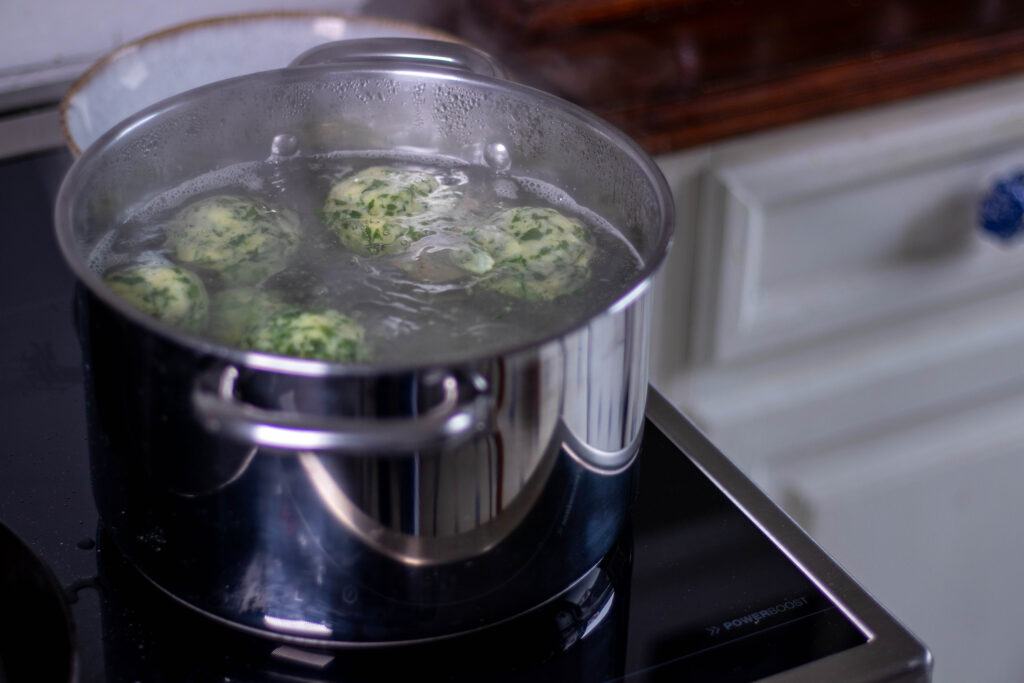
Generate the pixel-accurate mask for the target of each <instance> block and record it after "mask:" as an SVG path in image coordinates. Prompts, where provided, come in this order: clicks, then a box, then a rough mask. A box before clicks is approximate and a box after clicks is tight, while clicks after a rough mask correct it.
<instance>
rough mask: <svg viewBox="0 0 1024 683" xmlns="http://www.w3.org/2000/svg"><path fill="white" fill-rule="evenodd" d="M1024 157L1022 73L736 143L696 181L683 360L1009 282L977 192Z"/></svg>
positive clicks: (835, 327)
mask: <svg viewBox="0 0 1024 683" xmlns="http://www.w3.org/2000/svg"><path fill="white" fill-rule="evenodd" d="M1022 167H1024V80H1014V81H1009V82H1003V83H999V84H997V85H996V86H987V87H985V88H974V89H970V90H968V91H961V92H958V93H957V94H956V95H946V96H943V97H938V98H930V99H928V100H926V101H919V102H915V103H913V104H904V105H900V106H898V107H893V108H888V109H886V110H884V111H874V112H870V113H867V114H858V115H854V116H846V117H842V118H840V119H835V120H830V121H827V122H822V123H819V124H814V125H812V126H802V127H800V128H797V129H793V130H789V131H783V132H779V133H773V134H770V135H766V136H760V137H758V138H755V139H748V140H745V141H738V142H737V143H734V144H730V145H728V146H725V147H722V148H720V149H718V150H714V151H713V152H712V159H711V164H710V167H709V169H708V171H707V173H706V175H705V177H704V178H703V185H702V191H701V199H700V208H699V218H698V231H699V236H698V242H699V246H698V248H699V258H698V259H697V266H696V267H697V288H698V289H697V298H696V310H697V316H698V317H697V322H698V324H697V325H696V326H695V334H696V335H697V337H698V338H697V339H695V340H694V348H695V351H696V352H697V357H698V359H699V360H703V361H711V362H718V361H727V360H732V359H736V358H741V357H746V356H751V355H756V354H758V353H761V352H766V351H770V350H775V349H779V348H782V347H786V346H791V345H796V344H799V343H803V342H808V341H811V340H816V339H820V338H825V337H828V336H835V335H839V334H849V333H853V332H856V330H857V329H858V328H867V327H872V326H877V325H878V324H884V323H885V322H886V321H890V320H899V319H903V318H905V317H906V316H908V315H913V314H917V313H921V312H925V311H928V310H934V309H936V308H938V307H946V306H949V305H956V304H960V303H965V302H968V301H971V300H976V299H977V298H979V297H984V296H987V295H989V294H990V293H992V292H998V291H1005V290H1006V289H1007V288H1024V244H1021V245H1020V246H1015V245H1012V244H1011V245H1009V246H1007V245H1004V244H999V243H996V242H995V241H994V240H993V239H991V238H988V237H986V236H984V235H983V234H982V233H981V232H980V231H979V229H978V227H977V218H976V211H977V202H978V200H979V199H980V197H981V196H982V194H983V193H984V192H985V191H986V190H987V188H988V187H989V186H990V185H991V183H992V181H993V180H994V179H995V178H996V177H998V176H999V175H1001V174H1005V173H1007V172H1009V171H1011V170H1013V169H1019V168H1022Z"/></svg>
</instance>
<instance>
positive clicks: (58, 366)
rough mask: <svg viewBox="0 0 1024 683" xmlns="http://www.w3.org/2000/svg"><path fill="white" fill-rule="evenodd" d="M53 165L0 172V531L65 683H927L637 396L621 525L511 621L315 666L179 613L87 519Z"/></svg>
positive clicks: (817, 564)
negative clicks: (62, 657) (640, 419)
mask: <svg viewBox="0 0 1024 683" xmlns="http://www.w3.org/2000/svg"><path fill="white" fill-rule="evenodd" d="M70 164H71V158H70V156H69V155H68V153H67V152H66V151H64V150H63V149H56V150H46V151H43V152H39V153H35V154H31V155H26V156H21V157H18V158H15V159H8V160H6V161H4V162H3V163H2V164H0V205H2V206H3V207H4V212H5V221H4V233H5V234H4V238H5V247H4V248H3V249H0V327H2V329H3V331H4V333H3V334H2V335H0V420H2V433H3V436H4V438H3V440H2V444H3V445H2V449H3V451H2V456H0V522H2V523H3V524H4V525H6V526H7V527H9V528H10V529H11V530H12V531H13V532H14V533H15V534H17V535H18V536H19V537H20V538H21V539H22V540H23V541H24V542H25V544H26V545H27V546H28V548H29V549H31V550H32V551H33V552H34V553H35V554H36V555H37V556H38V557H39V558H40V559H41V560H42V561H43V563H44V564H45V565H46V566H47V567H48V568H49V571H50V572H52V574H53V576H54V577H55V578H56V582H55V583H54V585H55V586H57V587H58V589H59V592H62V593H63V598H64V600H65V602H66V604H67V605H68V613H69V614H70V617H71V620H72V622H73V630H74V637H73V638H72V639H71V640H70V642H72V643H73V644H74V657H75V658H76V660H75V661H76V662H77V665H76V666H77V680H78V681H80V682H81V683H98V682H100V681H112V682H120V681H262V680H275V681H371V680H374V681H377V680H396V679H399V678H401V679H403V680H407V679H414V678H419V679H426V680H450V681H515V680H530V681H536V680H553V681H554V680H557V681H575V680H579V681H620V680H624V681H651V682H655V681H684V680H685V681H704V680H707V681H727V682H729V681H736V682H738V681H757V680H769V681H776V682H783V681H927V680H930V670H931V658H930V655H929V654H928V651H927V650H926V648H925V647H924V646H923V645H922V644H921V643H920V642H919V641H917V640H916V639H915V638H914V637H913V635H912V634H910V633H909V632H908V631H907V630H906V629H905V628H904V627H902V626H901V625H900V624H899V623H898V622H897V621H896V620H895V619H894V618H893V617H891V616H890V615H889V614H888V613H887V612H886V611H885V610H884V609H883V608H882V607H881V606H880V605H879V604H878V603H876V602H875V601H874V600H873V599H872V598H871V597H870V596H869V595H868V594H867V593H866V592H865V591H864V590H863V589H862V588H861V587H859V586H858V585H857V584H856V583H855V582H854V581H853V580H852V579H851V578H850V577H849V576H847V575H846V574H845V573H844V572H843V571H842V570H841V569H840V568H839V567H838V566H837V565H836V564H835V563H834V562H833V561H832V560H831V559H830V558H829V557H828V556H827V555H826V554H825V553H824V552H823V551H822V550H821V549H820V548H818V547H817V546H816V545H815V544H814V542H813V541H812V540H811V539H810V538H808V537H807V536H806V535H805V534H804V533H803V532H802V531H801V530H800V529H799V527H797V526H796V525H795V524H794V523H793V522H792V521H791V520H790V519H789V518H788V517H787V516H786V515H785V514H784V513H783V512H782V511H781V510H780V509H779V508H778V507H776V506H775V505H774V504H773V503H772V502H771V501H770V500H769V499H768V498H766V497H765V496H764V495H763V494H762V493H761V492H760V491H759V490H758V489H757V488H756V486H755V485H754V484H752V483H751V482H750V481H749V480H748V479H746V478H745V477H744V476H743V474H742V473H740V472H739V470H737V469H736V468H735V467H734V466H733V465H732V464H731V463H730V462H729V461H728V460H727V459H726V458H725V457H723V456H722V455H721V453H719V452H718V451H717V449H715V447H714V446H713V445H712V444H711V443H710V442H709V441H708V440H707V439H706V438H705V437H704V436H703V435H702V434H701V433H700V431H699V430H698V429H697V428H696V427H694V425H693V424H692V423H690V422H689V421H688V420H687V419H686V418H685V417H684V416H683V415H681V414H679V413H678V412H677V411H676V410H675V409H674V408H673V407H672V406H671V404H669V402H668V401H667V400H665V399H664V398H663V397H662V396H661V395H660V394H659V393H658V392H657V390H656V389H653V388H652V389H651V391H650V394H649V398H648V413H647V423H646V427H645V434H644V440H643V445H642V451H641V453H640V456H639V459H638V461H637V465H636V466H637V467H639V473H638V474H639V494H638V496H637V500H636V503H635V505H634V507H633V510H632V513H631V516H630V520H629V522H628V523H627V524H626V527H625V528H624V529H623V531H622V533H621V534H620V536H619V538H618V539H617V541H616V543H615V545H614V547H613V549H612V550H611V551H610V552H609V553H608V555H607V556H606V557H605V558H604V560H603V561H602V562H601V563H600V564H599V565H598V566H597V567H595V568H594V569H593V570H591V572H590V573H588V574H587V575H586V576H585V577H583V578H582V579H581V581H579V582H578V583H576V584H574V585H573V586H572V587H571V588H569V589H567V591H566V592H565V593H564V594H562V595H560V596H558V597H557V598H556V599H554V600H552V601H551V602H549V603H547V604H545V605H542V606H539V607H536V608H534V609H532V610H531V611H529V612H527V613H526V614H525V615H524V616H523V617H521V618H519V619H515V620H512V621H511V622H506V623H503V624H500V625H498V626H495V627H493V628H490V629H485V630H483V631H479V632H475V633H472V634H469V635H465V636H461V637H457V638H450V639H446V640H442V641H439V642H435V643H431V644H427V645H418V646H406V647H395V648H374V649H366V650H359V649H355V650H350V649H349V650H331V649H311V648H308V647H305V646H302V647H299V646H294V645H289V644H286V643H279V642H274V641H270V640H265V639H262V638H254V637H252V636H249V635H246V634H242V633H239V632H236V631H235V630H233V629H231V628H229V627H226V626H223V625H220V624H216V623H212V622H209V621H207V620H206V619H205V618H203V617H202V616H200V615H197V614H194V613H193V612H191V611H190V610H188V609H186V608H184V607H182V606H181V605H179V604H178V603H176V602H175V601H174V600H173V599H171V598H169V597H168V596H166V595H164V594H163V593H162V592H161V591H159V590H158V589H156V588H155V587H154V586H152V585H151V584H149V583H148V582H147V581H146V580H145V579H144V578H143V577H141V576H140V575H139V574H137V573H136V572H135V570H134V569H133V567H132V566H131V565H130V563H128V562H127V561H125V560H124V559H123V558H122V557H121V556H120V554H119V552H118V550H117V548H116V547H115V546H114V545H113V544H112V542H111V541H110V540H109V539H107V538H106V536H105V534H104V532H103V529H102V527H101V526H100V525H99V522H98V519H97V514H96V510H95V507H94V505H93V502H92V495H91V490H90V472H89V457H88V449H87V445H86V436H85V409H84V394H83V387H82V368H81V357H80V353H79V350H78V342H77V338H76V336H75V332H74V328H73V321H72V297H73V293H74V281H73V277H72V275H71V273H70V271H69V270H68V269H67V268H66V267H65V266H64V264H63V262H62V260H61V257H60V255H59V253H58V250H57V246H56V243H55V240H54V236H53V228H52V210H53V201H54V198H55V196H56V191H57V188H58V186H59V183H60V179H61V177H62V176H63V174H64V173H65V172H66V170H67V168H68V167H69V166H70ZM5 563H6V565H11V564H13V561H12V560H11V556H8V555H0V568H3V567H4V566H5ZM4 585H8V586H9V585H12V584H11V581H10V580H8V581H6V583H5V584H4ZM0 590H3V588H2V587H0ZM8 590H9V589H8ZM15 590H16V589H15ZM0 598H2V599H3V602H0V604H5V605H11V604H22V605H24V603H25V602H26V601H22V602H21V603H15V602H12V601H11V600H10V599H9V597H7V596H3V595H0ZM28 604H29V605H31V604H33V603H32V602H31V601H29V602H28ZM18 609H19V611H20V612H21V614H20V615H18V614H16V615H14V616H5V617H4V619H5V620H6V622H7V624H8V626H10V625H11V624H17V623H25V624H27V623H30V620H29V619H28V618H27V616H26V610H31V607H24V606H22V607H19V608H18ZM51 611H52V612H53V613H55V614H58V615H59V614H60V610H51ZM8 612H10V610H8ZM0 638H2V642H0V681H9V682H10V683H14V682H15V681H18V680H32V681H34V683H41V681H42V680H43V679H41V678H39V676H38V675H37V676H32V675H31V674H26V673H25V672H26V671H28V670H31V668H32V660H30V661H29V663H28V664H26V663H25V660H26V658H25V657H24V656H20V655H19V654H18V653H24V652H25V651H27V649H28V648H32V647H36V646H40V645H41V646H43V647H44V648H45V647H47V646H50V647H51V648H53V649H54V651H53V652H52V653H51V654H50V655H44V656H46V657H47V658H48V660H49V659H54V658H56V657H58V656H59V654H58V653H57V652H56V651H55V650H56V648H57V645H56V644H55V642H56V641H55V640H46V641H45V642H38V639H36V640H33V639H34V638H36V635H35V633H33V632H32V629H25V628H20V629H19V628H16V627H10V628H5V629H0ZM65 647H66V646H65ZM15 660H17V662H18V664H17V667H15V666H14V665H13V664H11V662H14V661H15ZM34 661H35V662H36V663H37V664H38V663H39V662H41V661H43V660H40V659H36V660H34ZM5 662H6V663H7V664H9V666H7V667H6V668H5V666H4V663H5ZM26 667H27V668H26ZM53 668H54V667H49V670H52V669H53ZM36 670H37V671H42V670H43V667H42V666H39V668H38V669H36ZM26 675H27V676H28V677H27V678H24V677H25V676H26ZM58 678H59V677H55V678H54V680H57V679H58ZM65 680H66V679H65Z"/></svg>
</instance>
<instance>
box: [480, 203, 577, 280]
mask: <svg viewBox="0 0 1024 683" xmlns="http://www.w3.org/2000/svg"><path fill="white" fill-rule="evenodd" d="M468 234H469V236H470V238H471V239H472V240H473V242H474V243H476V244H478V245H480V246H481V247H482V248H483V249H485V250H486V251H487V253H488V254H490V256H491V257H492V258H493V259H494V267H493V268H492V269H491V272H490V273H489V274H488V275H487V276H486V277H485V278H484V279H483V280H482V283H481V284H482V285H483V286H485V287H488V288H490V289H494V290H497V291H499V292H502V293H504V294H507V295H509V296H514V297H517V298H519V299H527V300H538V299H545V300H546V299H553V298H555V297H557V296H561V295H563V294H571V293H574V292H575V291H577V290H578V289H579V288H580V287H581V286H582V285H583V284H584V283H585V282H586V280H587V278H588V277H589V276H590V269H589V263H590V258H591V255H592V254H593V247H592V246H591V244H590V241H589V239H588V235H587V231H586V228H584V227H583V224H582V223H580V222H579V221H576V220H574V219H572V218H567V217H565V216H563V215H562V214H560V213H559V212H558V211H555V210H554V209H548V208H532V207H518V208H514V209H505V210H503V211H499V212H498V213H496V214H494V215H493V216H491V217H490V218H489V219H488V220H487V222H486V223H485V224H484V225H482V226H479V227H476V228H473V229H472V230H470V231H469V233H468Z"/></svg>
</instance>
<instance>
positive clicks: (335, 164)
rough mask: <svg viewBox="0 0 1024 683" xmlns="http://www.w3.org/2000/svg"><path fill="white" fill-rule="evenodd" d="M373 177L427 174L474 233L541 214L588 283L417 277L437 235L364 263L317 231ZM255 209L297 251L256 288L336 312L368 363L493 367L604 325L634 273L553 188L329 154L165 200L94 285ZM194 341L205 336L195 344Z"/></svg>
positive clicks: (264, 166)
mask: <svg viewBox="0 0 1024 683" xmlns="http://www.w3.org/2000/svg"><path fill="white" fill-rule="evenodd" d="M369 166H389V167H395V168H405V169H410V170H419V171H426V172H429V173H430V174H432V175H433V176H434V177H435V179H436V180H437V181H438V182H439V183H440V184H441V185H442V186H445V187H448V188H452V189H454V190H456V191H457V192H458V193H459V194H460V195H461V199H460V200H459V201H458V203H457V206H455V207H454V208H451V207H448V208H446V209H445V212H446V213H447V217H446V218H444V220H448V221H450V222H451V221H457V222H463V223H465V224H473V223H474V222H483V221H484V220H485V219H486V218H487V217H488V216H491V215H493V214H494V213H495V212H496V211H499V210H502V209H507V208H513V207H521V206H526V207H548V208H553V209H555V210H557V211H559V212H560V213H561V214H563V215H565V216H567V217H571V218H575V219H576V220H578V221H580V222H581V223H583V224H584V225H585V226H586V230H587V232H588V235H589V237H588V240H589V242H590V244H591V245H592V247H593V253H592V255H591V257H590V259H589V271H590V275H589V277H588V278H587V280H586V281H585V283H584V284H583V285H582V286H581V287H579V288H578V289H575V290H574V291H572V292H570V293H567V294H564V295H562V296H557V297H555V298H553V299H551V300H540V301H537V300H521V299H518V298H515V297H512V296H508V295H506V294H502V293H500V292H497V291H493V290H491V289H488V288H487V287H484V286H480V281H481V278H482V277H486V275H485V276H478V275H473V274H466V273H463V274H462V275H463V276H462V277H455V278H451V277H450V273H442V274H441V275H440V276H438V274H436V273H431V272H429V269H428V272H426V275H424V273H423V272H420V270H422V269H417V264H420V263H422V262H423V261H424V257H425V256H426V260H427V261H429V253H428V252H430V251H431V250H432V249H437V248H444V247H445V246H449V245H446V244H445V240H446V239H448V238H447V237H446V236H445V235H441V234H438V235H432V236H430V237H428V238H427V239H425V240H422V241H420V242H416V243H415V244H414V245H413V247H412V248H411V249H410V250H409V251H408V252H406V253H404V254H397V255H381V256H365V255H360V254H356V253H353V252H352V251H350V250H348V249H346V248H345V246H344V245H342V243H341V241H340V239H339V238H338V236H337V235H336V234H335V233H334V231H333V230H331V229H330V228H329V227H328V226H327V225H326V224H325V222H324V220H323V218H324V215H323V211H322V210H323V207H324V201H325V198H326V197H327V195H328V192H329V191H330V188H331V187H332V186H333V185H334V184H335V183H336V182H338V180H339V179H341V178H343V177H345V176H347V175H349V174H351V173H353V172H355V171H358V170H361V169H363V168H366V167H369ZM225 194H230V195H236V196H245V197H251V198H254V199H257V200H260V201H263V202H265V203H267V204H271V205H275V206H277V207H281V208H287V209H290V210H291V211H294V212H295V213H297V214H298V216H299V218H300V241H299V242H300V244H299V247H298V249H297V251H296V253H295V254H294V255H293V256H292V258H291V260H290V262H289V264H288V266H287V267H286V268H285V269H284V270H282V271H281V272H278V273H277V274H275V275H271V276H270V277H269V278H267V279H266V280H264V281H263V282H261V283H257V284H255V285H253V287H254V288H257V289H259V290H261V291H263V292H266V293H269V294H271V295H273V296H274V297H277V298H280V299H281V300H282V301H283V302H285V303H288V304H291V305H295V306H297V307H301V308H309V309H314V308H332V309H335V310H338V311H340V312H342V313H344V314H346V315H348V316H350V317H351V318H353V319H354V320H356V321H357V322H358V323H359V324H360V325H362V326H363V327H364V328H365V331H366V340H365V341H366V346H367V347H368V360H369V361H370V362H374V363H377V362H379V363H388V362H399V363H409V362H415V363H428V362H443V361H446V360H451V359H454V358H465V357H467V356H476V355H484V354H487V355H490V354H495V353H500V352H503V351H506V350H510V349H513V348H516V347H518V346H521V345H524V344H528V343H531V342H536V341H538V340H541V339H544V338H547V337H549V336H551V335H554V334H558V333H560V332H563V331H565V330H567V329H570V328H571V327H573V326H575V325H577V324H579V323H581V322H583V321H584V320H586V319H587V318H589V317H592V316H593V315H596V314H597V313H600V312H601V311H602V310H604V309H605V308H607V307H608V306H609V305H610V304H611V303H613V302H614V300H615V299H616V298H618V297H619V296H621V295H622V294H624V293H625V291H626V288H627V287H628V284H629V282H630V281H631V280H633V279H634V278H635V276H636V274H637V272H638V270H639V268H640V266H641V261H640V258H639V256H638V255H637V253H636V251H635V250H634V249H633V247H632V246H631V245H630V244H629V243H628V241H627V240H626V239H624V238H623V237H622V236H621V235H620V234H619V233H618V232H617V231H616V230H615V229H614V228H613V227H612V226H611V225H609V224H608V223H607V222H606V221H604V220H602V219H601V218H600V217H599V216H596V215H594V214H593V213H592V212H590V211H588V210H586V209H585V208H584V207H581V206H579V205H578V204H576V203H575V202H574V201H573V200H572V198H571V197H569V196H568V195H566V194H565V193H564V192H561V191H560V190H558V189H557V188H555V187H553V186H551V185H548V184H546V183H543V182H540V181H537V180H535V179H530V178H520V177H516V176H514V175H511V174H508V173H502V172H495V171H494V170H492V169H490V168H487V167H484V166H471V165H466V164H463V163H460V162H456V161H453V160H451V159H447V158H423V157H416V158H411V157H410V158H402V157H395V156H394V155H391V156H388V157H386V156H383V155H375V154H363V155H350V154H342V153H334V154H330V155H321V156H316V157H301V156H292V157H287V156H284V155H279V154H276V153H275V154H274V155H272V156H271V158H270V159H269V160H268V161H266V162H260V163H250V164H243V165H238V166H234V167H230V168H226V169H222V170H220V171H217V172H215V173H211V174H208V175H206V176H202V177H199V178H196V179H194V180H191V181H189V182H188V183H185V184H183V185H181V186H179V187H176V188H173V189H171V190H168V191H166V192H164V193H162V194H160V195H158V196H156V197H155V198H154V199H152V200H150V201H148V202H147V203H146V204H145V205H144V206H138V207H134V209H133V210H132V211H131V212H130V215H129V216H128V218H127V220H125V221H124V223H123V224H122V225H120V226H119V227H118V228H117V229H115V230H114V231H113V232H112V233H110V234H108V235H107V236H106V237H105V238H104V239H102V240H100V242H99V243H98V244H97V245H96V247H95V248H94V250H93V254H92V257H91V258H90V264H91V266H92V267H93V268H94V269H95V270H96V271H98V272H100V273H101V274H102V273H104V272H108V271H110V270H112V269H116V268H119V267H122V266H124V265H126V264H129V263H139V262H143V263H145V262H174V255H173V252H172V251H171V250H169V249H168V248H167V247H166V244H165V242H166V235H165V228H166V226H167V224H168V222H169V221H170V220H171V219H172V218H173V217H174V215H175V214H176V213H177V212H178V211H179V210H180V209H181V208H183V207H184V206H187V205H189V204H191V203H193V202H195V201H197V200H200V199H202V198H204V197H209V196H216V195H225ZM179 265H182V266H183V267H185V268H188V269H189V270H191V271H192V272H194V273H196V274H197V275H199V276H200V277H201V278H202V279H203V282H204V285H205V286H206V289H207V292H208V294H209V296H210V298H211V299H213V298H214V297H215V296H216V295H217V293H218V292H219V291H221V290H223V289H226V288H228V287H229V285H228V284H227V283H225V282H223V281H222V280H221V279H220V276H219V274H218V273H216V272H212V271H210V272H207V271H205V270H203V269H200V268H196V267H194V265H192V264H187V263H182V264H179ZM199 333H200V334H202V331H200V332H199Z"/></svg>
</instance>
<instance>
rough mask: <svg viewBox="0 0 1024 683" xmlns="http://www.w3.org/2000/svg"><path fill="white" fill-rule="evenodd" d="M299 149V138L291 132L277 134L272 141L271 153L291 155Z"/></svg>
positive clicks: (283, 155)
mask: <svg viewBox="0 0 1024 683" xmlns="http://www.w3.org/2000/svg"><path fill="white" fill-rule="evenodd" d="M298 151H299V139H298V138H297V137H295V136H294V135H292V134H291V133H281V134H280V135H275V136H274V140H273V141H272V142H271V143H270V153H271V154H274V155H276V156H280V157H290V156H292V155H293V154H295V153H296V152H298Z"/></svg>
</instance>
